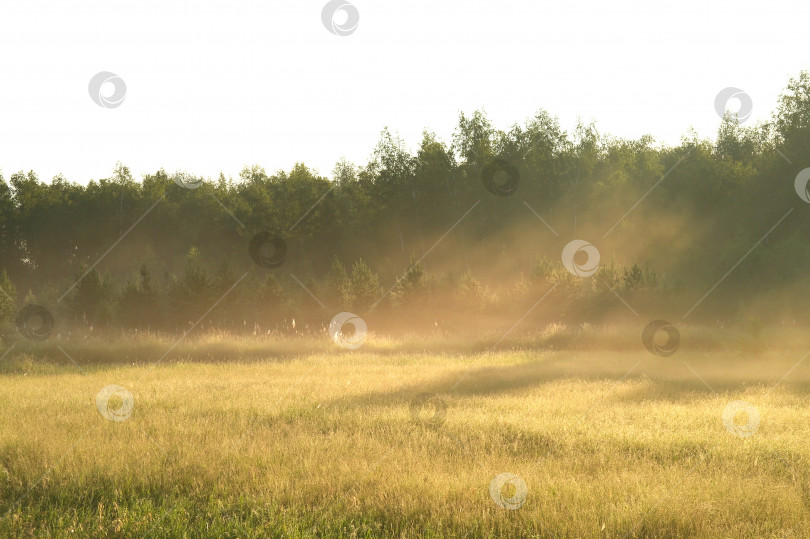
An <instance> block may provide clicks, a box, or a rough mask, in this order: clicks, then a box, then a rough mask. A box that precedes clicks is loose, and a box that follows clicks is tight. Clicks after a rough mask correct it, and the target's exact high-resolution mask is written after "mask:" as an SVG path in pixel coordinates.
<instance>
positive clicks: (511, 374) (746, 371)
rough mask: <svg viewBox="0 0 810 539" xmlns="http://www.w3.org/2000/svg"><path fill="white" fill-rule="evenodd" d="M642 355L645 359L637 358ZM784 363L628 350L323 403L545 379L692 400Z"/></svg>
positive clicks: (371, 401)
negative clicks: (617, 358)
mask: <svg viewBox="0 0 810 539" xmlns="http://www.w3.org/2000/svg"><path fill="white" fill-rule="evenodd" d="M639 357H642V359H639ZM790 366H791V365H790V364H788V363H787V362H786V363H784V364H774V363H767V364H763V363H761V362H760V363H757V362H756V361H748V362H745V363H742V362H737V363H733V364H731V363H729V362H722V363H716V362H715V363H713V362H712V360H711V359H706V358H691V359H690V360H689V361H688V362H685V361H682V360H672V361H668V360H666V359H660V358H655V359H648V358H646V357H645V356H642V355H640V354H636V355H629V357H628V358H627V359H626V360H624V361H623V362H622V363H621V364H619V363H613V364H611V365H605V364H601V365H600V364H599V362H598V361H593V360H581V359H578V358H576V357H567V358H554V359H547V360H544V361H538V362H532V363H522V364H519V365H507V366H482V367H476V368H471V369H464V368H459V369H455V370H453V371H452V372H451V373H444V374H441V375H438V376H434V377H432V378H430V379H427V380H425V381H423V382H410V383H405V384H403V385H401V386H399V387H397V388H396V389H393V390H389V391H379V390H375V391H370V392H367V393H364V394H362V395H357V396H346V397H339V398H336V399H332V400H331V401H329V402H325V403H322V405H324V406H372V407H373V406H390V405H397V404H402V403H407V402H410V401H411V400H412V399H413V398H414V396H416V395H418V394H420V393H433V394H436V395H439V396H442V395H445V396H448V397H452V396H454V395H455V396H458V397H462V398H468V397H489V396H496V395H517V394H520V393H522V392H525V391H529V390H536V389H538V388H541V387H543V386H546V385H550V384H554V383H558V382H564V381H571V382H575V381H585V382H593V383H599V382H601V383H607V384H609V386H608V387H607V388H605V387H602V388H598V387H593V388H588V390H592V391H594V392H596V393H598V392H601V391H606V392H607V393H606V394H605V398H606V399H607V400H612V401H626V402H642V401H645V400H654V401H670V402H688V401H691V400H694V399H695V398H704V397H706V396H707V395H712V394H715V393H718V394H722V393H735V392H741V391H744V390H748V389H751V388H752V387H760V388H763V389H767V388H770V387H774V386H775V385H776V384H777V382H779V381H780V378H781V377H782V376H783V375H784V373H785V372H787V370H788V369H789V368H790ZM779 390H780V391H783V392H784V391H787V392H789V393H792V394H796V395H801V396H807V395H810V373H803V374H802V375H800V373H796V372H794V373H793V376H792V377H791V380H790V381H784V382H782V383H781V384H779Z"/></svg>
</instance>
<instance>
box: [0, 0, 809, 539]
mask: <svg viewBox="0 0 810 539" xmlns="http://www.w3.org/2000/svg"><path fill="white" fill-rule="evenodd" d="M339 10H343V11H345V15H346V17H345V19H340V20H338V19H336V18H335V17H334V16H335V13H336V12H337V11H339ZM358 21H359V11H358V9H357V8H356V7H354V6H353V5H352V4H351V3H349V2H345V1H342V0H333V1H331V2H328V3H327V4H326V5H325V6H324V7H323V12H322V21H321V22H322V23H323V26H324V27H325V29H326V30H327V31H328V32H329V33H330V34H332V35H331V36H329V37H335V38H336V39H337V38H341V37H347V36H349V35H351V34H352V33H353V32H354V31H355V30H356V28H357V25H358ZM105 85H110V86H112V92H106V93H105V92H104V91H103V87H104V86H105ZM127 88H128V86H127V84H126V83H125V82H124V80H123V78H122V77H120V76H118V75H116V74H115V73H112V72H108V71H100V72H98V73H97V74H96V75H95V76H93V77H92V78H91V80H90V83H89V94H90V99H91V100H92V103H93V104H94V105H93V106H94V107H95V106H98V107H101V108H102V109H117V108H118V107H122V106H124V100H125V99H126V97H127V95H128V90H127ZM717 90H718V91H717V94H716V96H715V98H714V102H713V103H712V100H711V97H712V96H707V99H706V106H707V107H709V108H711V106H712V104H713V105H714V110H715V111H716V112H717V122H718V128H717V132H716V135H715V136H714V137H713V138H705V137H704V138H702V137H700V136H698V134H697V133H696V132H695V131H694V130H690V131H688V132H686V133H684V134H683V137H682V139H681V141H680V143H679V144H676V145H672V144H663V143H660V142H658V141H657V139H656V138H655V132H654V131H655V127H656V125H655V121H654V120H655V119H654V118H651V122H650V130H651V131H652V134H650V135H647V136H644V137H641V138H638V139H623V138H618V137H615V136H611V134H610V133H607V132H602V131H601V130H600V129H599V128H598V125H597V124H596V123H587V122H579V124H578V125H577V126H576V128H575V129H573V130H570V131H566V130H565V129H563V128H562V127H561V122H560V120H559V119H558V118H557V117H556V116H555V115H554V111H546V110H543V109H540V110H537V111H536V112H534V113H532V114H531V115H530V116H529V117H528V118H526V119H515V123H513V124H510V125H496V124H495V122H493V121H492V120H491V119H490V117H489V116H488V114H487V112H486V110H485V109H480V110H471V111H465V112H461V113H459V114H458V121H457V125H456V127H455V129H454V130H453V131H452V132H448V133H434V132H432V131H430V130H429V129H427V128H426V129H425V131H424V133H423V136H422V140H421V142H420V143H419V144H418V145H416V146H415V147H410V146H409V145H408V144H406V143H405V141H404V140H403V139H402V138H401V137H400V136H399V135H398V134H397V126H396V125H391V126H390V127H389V128H385V129H384V130H383V131H382V132H381V133H380V135H379V138H378V141H377V143H376V145H375V146H374V147H373V148H369V152H370V156H369V158H368V160H367V161H366V162H363V163H353V162H349V161H348V160H346V159H342V160H340V161H339V162H338V163H337V164H336V165H335V167H334V170H333V171H332V173H331V174H330V175H328V176H325V175H322V174H320V173H318V172H317V171H316V169H315V168H312V167H310V166H308V165H307V164H306V160H307V159H320V156H308V155H301V156H296V158H298V159H301V161H300V162H298V163H297V164H295V165H294V166H293V167H292V168H290V169H289V170H277V171H269V170H265V168H263V167H262V166H261V164H249V165H248V166H245V168H244V169H243V170H242V172H241V173H240V174H239V176H238V177H226V176H225V175H224V174H220V175H219V177H203V176H199V175H197V174H195V172H194V171H193V170H164V169H160V170H157V171H155V172H154V173H152V174H146V175H144V176H142V177H135V175H134V174H133V173H132V172H131V170H130V168H128V165H127V163H125V162H122V163H119V164H118V165H117V166H116V167H115V169H114V170H113V171H112V172H111V175H110V176H109V177H107V178H68V177H64V176H62V175H58V176H55V177H53V178H51V179H45V178H40V177H39V176H38V175H37V171H36V168H37V163H31V169H30V171H27V172H26V171H19V172H8V171H5V172H4V173H3V174H0V536H8V537H35V536H36V537H414V538H415V537H420V538H421V537H509V538H515V537H526V538H528V537H600V538H601V537H624V538H627V537H637V538H640V537H774V538H775V537H780V538H785V537H810V448H808V444H807V426H808V424H810V423H808V422H809V421H810V409H808V406H807V397H808V394H810V372H808V365H810V362H805V360H806V358H807V357H808V356H810V351H808V350H810V337H808V334H807V328H808V325H809V324H810V302H809V301H808V297H809V296H808V290H810V276H809V275H808V272H807V271H806V269H807V268H808V267H810V235H808V233H807V231H808V230H810V190H808V184H809V183H810V72H808V71H799V72H797V73H796V74H795V76H794V77H792V78H790V79H789V80H787V81H785V87H784V90H783V91H782V93H781V95H780V97H779V99H778V103H777V107H776V109H775V110H773V111H772V114H771V116H770V118H768V119H767V120H761V121H758V122H757V123H754V122H751V121H749V116H750V114H751V107H752V103H753V101H752V98H751V97H750V96H749V95H748V94H746V93H745V92H744V91H743V90H741V89H739V88H734V87H728V88H724V89H720V88H718V89H717ZM85 99H86V96H85ZM735 104H736V108H735ZM104 112H114V111H111V110H105V111H104ZM341 142H343V141H341V140H340V139H336V140H335V141H334V144H335V145H340V144H341ZM347 143H348V142H347ZM209 157H210V156H209Z"/></svg>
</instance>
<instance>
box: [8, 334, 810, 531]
mask: <svg viewBox="0 0 810 539" xmlns="http://www.w3.org/2000/svg"><path fill="white" fill-rule="evenodd" d="M386 346H388V345H386ZM381 348H383V347H381ZM79 352H80V350H79ZM131 354H132V356H133V357H135V358H136V361H134V362H135V363H136V364H137V365H136V366H132V365H107V366H105V365H100V364H99V365H93V366H91V368H88V369H86V372H87V374H82V373H80V372H79V371H78V369H76V368H75V367H73V366H72V365H71V366H64V365H60V366H50V367H49V368H48V369H47V370H46V371H43V372H38V371H37V369H35V368H32V369H31V372H30V373H28V372H20V368H19V365H18V368H15V371H14V372H13V373H9V374H6V375H3V376H2V383H0V465H1V466H2V467H1V468H0V492H1V493H2V507H0V509H2V516H0V535H4V536H37V535H44V536H54V537H68V536H69V537H76V536H96V537H109V536H113V537H115V536H120V537H135V536H138V537H140V536H151V537H175V536H189V537H196V536H210V537H214V536H216V537H246V536H247V537H274V536H276V537H287V536H301V537H308V536H335V535H341V536H356V537H377V536H400V537H444V536H459V537H485V536H493V535H499V536H504V537H679V536H701V537H786V536H791V537H804V536H810V525H808V521H810V482H809V481H810V472H808V470H810V468H808V463H810V447H809V446H808V444H807V439H808V426H810V411H808V408H807V388H808V384H807V381H808V377H809V376H810V365H808V366H806V367H805V368H802V367H799V368H797V369H796V370H795V371H794V372H793V373H792V375H791V377H790V378H789V379H788V380H787V381H786V382H783V384H782V385H781V386H780V387H779V388H778V389H775V390H774V389H772V387H773V384H775V383H776V382H777V381H778V380H779V378H780V377H781V376H782V375H783V374H784V373H785V372H787V371H788V369H790V367H791V366H792V365H793V364H795V362H796V361H797V360H798V359H799V357H800V356H798V357H797V356H796V351H795V350H794V349H792V348H791V350H790V351H789V352H785V353H780V352H779V351H778V350H774V349H768V350H765V351H757V352H755V353H749V354H741V353H739V352H737V351H723V350H719V351H715V352H713V353H711V354H705V353H703V352H699V351H695V352H690V351H688V350H684V351H681V352H679V354H678V355H676V356H673V357H670V358H656V357H654V356H652V355H650V354H649V353H647V352H646V351H644V350H641V351H628V352H625V351H606V352H600V351H597V350H578V351H577V350H562V351H551V350H529V349H522V350H506V351H495V352H493V353H484V352H478V353H452V352H437V353H428V352H413V351H401V352H397V351H396V350H395V349H386V350H375V351H374V352H373V353H370V352H366V351H364V349H360V350H357V351H355V352H351V353H346V352H345V351H339V352H334V353H329V352H316V353H309V354H306V355H302V356H292V357H285V358H284V359H283V360H279V359H278V358H268V360H267V361H260V360H256V358H254V357H251V358H250V359H249V360H248V361H244V362H242V361H240V360H239V357H233V356H230V357H226V358H223V359H224V360H227V362H223V363H216V362H184V361H182V358H180V360H178V359H177V358H173V359H172V360H171V361H170V362H167V363H166V364H162V365H160V366H158V367H157V368H155V369H154V370H150V369H149V368H148V364H149V358H147V357H138V351H137V350H131ZM235 354H236V355H237V356H238V354H237V353H235ZM72 355H73V354H72ZM77 356H78V357H77ZM74 357H75V359H76V361H77V362H78V363H80V364H81V363H82V362H81V353H77V354H75V355H74ZM634 366H635V367H634ZM633 367H634V368H633ZM631 368H633V370H632V372H630V373H629V374H628V371H630V369H631ZM692 370H694V371H696V372H698V373H699V374H700V377H701V378H703V380H700V379H699V378H698V377H697V376H696V375H695V374H694V373H693V372H692ZM622 377H624V379H622ZM459 380H461V381H460V382H459ZM109 384H117V385H120V386H123V387H125V388H127V389H128V390H130V391H131V392H132V394H133V396H134V402H135V407H134V411H133V414H132V416H131V417H129V418H128V419H127V420H125V421H123V422H112V421H107V420H105V419H104V418H103V417H102V416H101V415H100V414H99V412H98V410H97V409H96V402H95V398H96V394H97V393H98V391H99V390H100V389H101V388H102V387H104V386H107V385H109ZM709 387H711V388H712V389H710V388H709ZM424 392H428V393H434V394H436V395H437V397H438V398H440V399H442V400H443V401H444V402H445V403H446V404H447V410H446V415H445V416H444V417H443V420H442V421H438V422H435V423H431V422H425V421H419V420H415V419H414V417H413V416H412V414H411V408H410V404H411V401H412V400H413V399H414V398H415V397H416V396H417V395H418V394H420V393H424ZM736 400H744V401H747V402H749V403H751V404H753V405H754V406H756V407H757V409H758V410H759V411H760V414H761V422H760V425H759V429H758V430H757V432H756V434H754V435H753V436H752V437H750V438H740V437H737V436H734V435H732V434H731V433H730V432H729V431H728V430H727V429H726V427H725V426H724V425H723V422H722V420H721V414H722V412H723V409H724V408H725V406H726V405H727V404H728V403H730V402H732V401H736ZM502 472H510V473H514V474H516V475H518V476H520V477H521V478H522V479H523V480H524V481H525V482H526V485H527V487H528V495H527V497H526V499H525V502H524V503H523V505H522V506H521V507H520V508H519V509H517V510H512V511H510V510H506V509H503V508H501V507H499V506H498V505H496V503H495V502H494V501H493V500H492V498H491V497H490V493H489V486H490V482H491V481H492V479H493V478H494V477H495V476H497V475H498V474H500V473H502ZM506 495H507V496H509V495H510V494H508V493H507V494H506Z"/></svg>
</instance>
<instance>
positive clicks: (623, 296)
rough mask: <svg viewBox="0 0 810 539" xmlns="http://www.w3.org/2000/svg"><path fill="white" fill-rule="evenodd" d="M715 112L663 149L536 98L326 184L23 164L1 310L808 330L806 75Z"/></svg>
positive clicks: (92, 324) (345, 168) (264, 324)
mask: <svg viewBox="0 0 810 539" xmlns="http://www.w3.org/2000/svg"><path fill="white" fill-rule="evenodd" d="M719 121H720V125H719V128H718V132H717V136H716V138H715V139H714V140H703V139H699V138H697V137H696V136H695V135H693V134H689V133H686V134H685V135H684V137H683V139H682V142H681V144H680V145H678V146H674V147H670V146H662V145H658V144H656V143H655V140H654V138H653V137H652V136H649V137H643V138H642V139H639V140H622V139H617V138H614V137H611V136H610V135H609V134H604V133H600V132H599V131H598V129H597V127H596V126H595V125H594V124H589V125H584V124H583V125H580V126H579V127H578V128H577V129H576V131H575V132H573V133H568V132H565V131H563V130H561V128H560V127H559V123H558V121H557V120H556V119H555V118H554V116H552V115H551V114H550V113H548V112H545V111H542V110H540V111H538V112H537V113H535V114H534V115H533V116H531V117H530V118H528V119H527V120H525V121H524V122H522V123H515V124H514V125H511V126H499V127H496V126H493V125H492V123H491V122H490V121H489V120H488V119H487V116H486V113H485V112H483V111H475V112H472V113H461V114H460V116H459V121H458V126H457V128H456V130H455V131H454V132H453V133H452V135H451V136H449V137H448V138H447V140H446V141H444V140H442V139H441V138H439V137H438V136H437V135H435V134H433V133H431V132H429V131H425V133H424V137H423V140H422V142H421V144H420V145H419V147H418V148H415V149H409V148H407V147H405V145H404V143H403V142H402V141H401V140H400V139H399V138H398V137H397V136H396V135H395V134H393V133H392V131H390V130H388V129H386V130H384V131H383V132H382V134H381V135H380V138H379V142H378V143H377V146H376V147H375V148H374V149H373V151H372V152H371V157H370V159H369V161H368V162H367V163H364V164H354V163H349V162H346V161H341V162H339V163H338V164H337V165H336V167H335V169H334V171H333V174H332V176H331V177H330V178H327V177H323V176H318V175H316V174H315V173H314V172H313V171H312V170H311V169H309V168H307V166H306V164H305V163H303V162H302V163H299V164H297V165H296V166H295V167H294V168H293V169H292V170H289V171H277V172H274V173H268V172H267V171H265V170H264V169H263V168H262V167H261V166H259V165H253V166H249V167H245V169H244V170H243V171H242V173H241V174H240V177H239V178H226V177H223V176H220V177H219V178H200V177H195V176H194V175H193V174H191V173H188V172H183V171H169V172H167V171H163V170H160V171H157V172H155V173H154V174H150V175H147V176H145V177H143V178H133V177H132V175H131V174H130V172H129V170H128V169H127V167H126V166H125V164H119V165H118V166H117V167H116V169H115V170H114V171H113V174H112V175H111V176H110V177H109V178H103V179H93V180H91V181H90V182H89V183H87V184H86V185H83V184H79V183H73V182H71V181H70V180H69V179H67V178H64V177H61V176H57V177H55V178H53V179H52V180H51V181H50V182H49V183H48V182H44V181H42V180H41V179H39V178H38V177H37V175H36V172H35V171H31V172H27V173H25V172H22V171H21V172H17V173H13V174H11V175H10V176H8V177H7V178H6V177H2V178H0V210H1V211H0V230H1V231H2V234H0V268H2V271H3V274H2V275H3V276H2V282H0V286H1V287H2V288H3V290H4V291H5V292H6V293H5V294H4V295H3V296H2V297H0V314H2V319H3V320H4V321H5V323H6V334H7V335H9V336H13V334H14V333H15V332H14V328H13V324H14V318H15V316H16V312H17V310H18V308H19V307H21V306H23V305H25V304H36V305H41V306H43V307H44V308H46V309H47V310H48V311H49V312H50V313H51V314H53V316H54V320H55V324H56V326H55V327H56V328H57V331H59V332H60V333H65V332H68V333H72V332H79V333H82V332H86V331H88V330H89V328H93V331H125V332H126V331H133V330H135V329H141V330H143V329H148V330H151V331H158V332H169V333H178V332H179V333H182V332H183V331H186V330H187V329H188V328H189V327H191V326H193V325H194V324H195V323H196V322H197V321H198V320H199V323H200V324H202V325H203V326H204V327H209V328H217V329H221V330H227V331H232V332H236V333H242V334H244V333H251V334H257V333H262V334H267V333H274V332H280V333H284V332H290V331H298V332H301V331H305V332H314V333H317V332H321V331H323V329H324V328H325V327H326V326H328V323H329V321H330V319H332V317H333V316H334V315H335V314H337V313H339V312H342V311H349V312H352V313H355V314H357V315H358V316H360V317H362V318H363V319H364V320H365V321H366V323H367V324H368V326H369V327H368V329H369V330H370V331H371V332H374V333H378V334H380V335H386V334H408V333H433V332H436V331H442V332H449V333H458V332H464V331H472V332H476V331H480V330H483V329H492V330H493V331H496V332H497V331H500V330H501V329H503V330H506V329H507V328H508V327H509V326H510V325H511V324H513V323H514V322H515V321H516V320H517V319H518V318H520V316H521V315H523V314H524V313H526V311H527V309H528V308H529V307H530V306H532V305H533V304H534V303H535V302H537V300H538V299H539V298H540V297H541V296H543V295H544V294H546V293H548V294H549V295H548V297H547V298H546V299H545V300H544V301H543V303H542V305H539V306H538V307H537V308H536V309H532V311H531V312H530V313H528V314H526V319H525V320H524V321H523V323H522V328H521V329H530V328H542V327H544V326H545V325H547V324H549V323H553V322H562V323H567V324H574V325H576V324H580V323H591V324H606V323H618V322H622V323H624V322H632V323H638V322H639V319H641V320H644V319H650V320H652V319H656V318H664V319H681V320H687V321H688V322H689V323H696V324H709V325H716V326H721V327H722V326H729V325H737V326H743V325H746V324H747V325H753V326H761V325H763V324H766V323H767V324H770V325H774V324H775V325H784V324H789V325H795V324H798V323H801V322H806V321H807V316H808V307H807V305H808V304H807V302H804V301H800V300H797V293H799V292H800V291H801V290H803V289H804V288H805V287H806V285H807V284H808V280H807V279H808V278H807V276H806V272H805V271H803V269H804V268H805V266H806V263H807V262H808V256H810V250H809V249H808V247H809V245H808V239H807V235H806V234H805V233H804V230H805V228H806V227H807V225H808V223H809V222H810V221H809V220H808V219H809V218H808V213H807V211H805V210H806V204H807V201H806V200H807V199H808V196H807V192H806V188H805V187H801V186H799V184H800V183H801V181H802V177H803V176H802V175H803V173H802V171H803V170H805V169H806V168H807V167H806V165H807V164H808V163H809V162H810V150H808V148H810V146H809V145H808V143H809V142H810V75H808V73H806V72H802V73H800V74H799V75H798V76H796V77H795V78H794V79H791V80H790V81H789V82H788V83H787V86H786V88H785V90H784V92H783V94H782V96H781V98H780V100H779V107H778V109H777V110H775V111H774V112H773V114H772V118H771V120H769V121H768V122H765V123H758V124H756V125H746V124H745V123H744V119H741V118H740V117H739V116H738V114H736V113H732V112H728V113H726V114H725V116H724V117H723V118H722V119H719ZM338 142H339V141H338ZM302 157H304V156H302ZM806 183H807V182H806V179H805V181H804V185H806ZM802 189H804V191H802ZM572 241H581V242H584V243H583V245H584V244H589V245H591V246H593V251H592V253H591V255H590V256H592V259H590V260H589V259H588V255H587V253H586V252H585V251H583V250H582V249H581V248H579V249H576V248H575V249H574V251H572V253H573V255H572V256H575V257H576V258H572V265H571V266H570V267H568V268H566V267H565V260H564V257H565V256H567V255H565V253H564V250H565V247H566V245H569V244H571V242H572ZM580 247H581V245H580ZM569 258H570V257H569ZM582 264H585V265H586V266H587V268H585V267H584V266H581V265H582ZM591 266H592V267H591ZM572 268H573V271H572ZM577 268H579V269H577ZM583 268H585V269H583ZM591 269H593V270H594V271H590V270H591ZM732 270H733V271H732ZM237 284H238V285H237ZM214 302H217V304H216V308H214V309H212V310H211V311H210V312H207V313H206V311H207V309H209V308H210V307H211V305H212V304H214ZM203 313H206V315H205V317H204V319H200V316H201V315H202V314H203ZM293 320H295V328H293Z"/></svg>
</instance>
